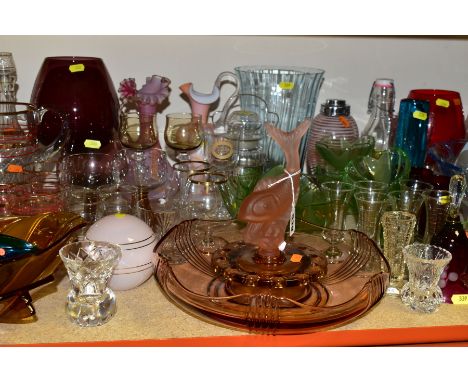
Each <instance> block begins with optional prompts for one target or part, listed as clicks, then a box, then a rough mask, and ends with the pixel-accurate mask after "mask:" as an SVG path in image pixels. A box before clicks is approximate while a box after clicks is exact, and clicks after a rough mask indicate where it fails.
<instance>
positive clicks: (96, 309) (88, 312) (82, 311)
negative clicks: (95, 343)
mask: <svg viewBox="0 0 468 382" xmlns="http://www.w3.org/2000/svg"><path fill="white" fill-rule="evenodd" d="M59 254H60V258H61V259H62V261H63V263H64V265H65V268H66V269H67V272H68V276H69V278H70V283H71V287H72V288H71V290H70V292H69V293H68V296H67V304H66V313H67V315H68V317H69V318H70V320H71V321H72V322H74V323H76V324H78V325H80V326H99V325H102V324H104V323H106V322H107V321H109V320H110V319H111V318H112V317H113V316H114V314H115V312H116V301H115V294H114V292H113V291H112V290H111V289H110V288H108V286H107V285H108V283H109V280H110V278H111V276H112V272H113V270H114V268H115V267H116V266H117V264H118V262H119V260H120V258H121V256H122V252H121V250H120V247H119V246H118V245H115V244H111V243H107V242H103V241H85V240H82V241H77V242H73V243H70V244H67V245H65V246H64V247H62V248H61V249H60V251H59Z"/></svg>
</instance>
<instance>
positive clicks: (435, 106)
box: [408, 89, 465, 147]
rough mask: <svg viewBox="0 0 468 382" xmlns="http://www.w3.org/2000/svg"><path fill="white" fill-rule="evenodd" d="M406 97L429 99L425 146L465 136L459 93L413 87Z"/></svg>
mask: <svg viewBox="0 0 468 382" xmlns="http://www.w3.org/2000/svg"><path fill="white" fill-rule="evenodd" d="M408 98H412V99H417V100H423V101H424V100H425V101H429V123H428V126H427V147H430V146H431V145H433V144H434V143H436V142H444V141H450V140H455V139H464V138H465V124H464V115H463V105H462V101H461V98H460V93H458V92H456V91H452V90H440V89H415V90H411V91H410V92H409V95H408Z"/></svg>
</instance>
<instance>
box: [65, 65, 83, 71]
mask: <svg viewBox="0 0 468 382" xmlns="http://www.w3.org/2000/svg"><path fill="white" fill-rule="evenodd" d="M84 69H85V66H84V64H73V65H70V66H69V67H68V70H69V71H70V72H71V73H76V72H84Z"/></svg>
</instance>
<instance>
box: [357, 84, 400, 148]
mask: <svg viewBox="0 0 468 382" xmlns="http://www.w3.org/2000/svg"><path fill="white" fill-rule="evenodd" d="M368 106H369V109H368V113H369V114H370V118H369V121H368V122H367V125H366V126H365V127H364V130H363V132H362V135H370V136H373V137H374V138H375V149H376V150H378V151H381V150H387V149H388V148H389V147H391V146H392V141H393V137H392V134H393V131H394V128H395V126H396V118H395V117H394V115H393V111H394V106H395V86H394V83H393V80H392V79H387V78H378V79H376V80H375V81H374V84H373V85H372V89H371V93H370V96H369V105H368Z"/></svg>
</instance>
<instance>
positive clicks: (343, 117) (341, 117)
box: [338, 115, 350, 127]
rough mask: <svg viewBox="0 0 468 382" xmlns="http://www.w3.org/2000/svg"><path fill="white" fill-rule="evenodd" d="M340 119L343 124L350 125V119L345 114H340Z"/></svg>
mask: <svg viewBox="0 0 468 382" xmlns="http://www.w3.org/2000/svg"><path fill="white" fill-rule="evenodd" d="M338 119H339V120H340V122H341V124H342V125H343V126H344V127H349V126H350V125H349V121H348V119H347V118H346V117H345V116H344V115H340V116H339V117H338Z"/></svg>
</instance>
